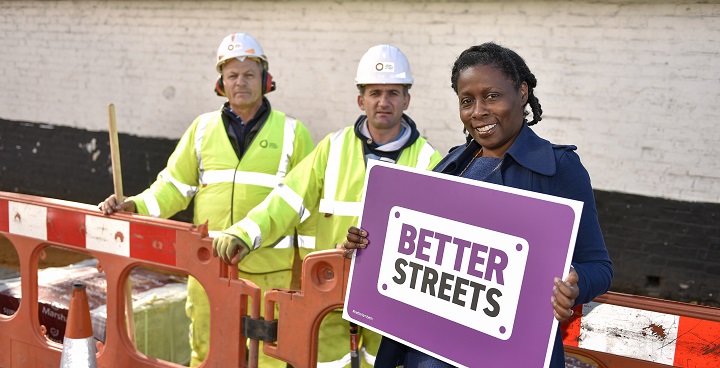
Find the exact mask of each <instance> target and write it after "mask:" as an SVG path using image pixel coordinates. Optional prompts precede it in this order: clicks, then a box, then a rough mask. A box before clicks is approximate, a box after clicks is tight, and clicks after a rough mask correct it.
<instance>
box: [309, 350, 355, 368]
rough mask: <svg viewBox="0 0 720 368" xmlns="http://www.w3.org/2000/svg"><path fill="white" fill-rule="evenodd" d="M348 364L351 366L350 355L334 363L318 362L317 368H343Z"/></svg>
mask: <svg viewBox="0 0 720 368" xmlns="http://www.w3.org/2000/svg"><path fill="white" fill-rule="evenodd" d="M348 364H350V353H347V354H345V356H343V357H342V358H340V359H338V360H335V361H332V362H322V363H321V362H318V363H317V368H342V367H344V366H346V365H348Z"/></svg>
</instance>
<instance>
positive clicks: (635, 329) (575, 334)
mask: <svg viewBox="0 0 720 368" xmlns="http://www.w3.org/2000/svg"><path fill="white" fill-rule="evenodd" d="M668 303H671V302H668ZM578 309H579V308H578ZM578 311H579V310H577V311H576V312H578ZM718 317H719V318H720V316H718ZM564 332H565V333H564V338H563V342H564V344H565V345H570V346H576V347H579V348H582V349H588V350H594V351H599V352H604V353H609V354H613V355H619V356H624V357H628V358H635V359H640V360H645V361H650V362H655V363H659V364H665V365H672V366H678V367H687V368H700V367H720V322H716V321H711V320H707V319H697V318H692V317H686V316H681V315H678V314H669V313H661V312H656V311H650V310H643V309H638V308H630V307H625V306H620V305H613V304H607V303H598V302H591V303H588V304H585V305H584V306H583V307H582V315H581V316H580V317H579V318H577V319H575V320H573V321H572V322H571V323H570V324H569V325H567V326H566V328H565V331H564Z"/></svg>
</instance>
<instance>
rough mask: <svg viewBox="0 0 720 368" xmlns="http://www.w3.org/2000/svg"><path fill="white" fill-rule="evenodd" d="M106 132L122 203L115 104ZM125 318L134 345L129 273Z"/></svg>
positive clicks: (110, 112)
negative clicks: (108, 136)
mask: <svg viewBox="0 0 720 368" xmlns="http://www.w3.org/2000/svg"><path fill="white" fill-rule="evenodd" d="M108 134H110V158H111V161H112V173H113V186H114V188H115V200H116V201H117V202H118V203H122V202H123V201H124V200H125V197H124V196H123V185H122V173H121V169H120V167H121V166H120V144H119V143H118V130H117V119H116V118H115V105H114V104H112V103H111V104H109V105H108ZM125 320H126V321H127V329H128V337H129V338H130V342H132V343H133V345H135V315H134V314H133V301H132V281H131V279H130V274H128V276H127V282H126V283H125Z"/></svg>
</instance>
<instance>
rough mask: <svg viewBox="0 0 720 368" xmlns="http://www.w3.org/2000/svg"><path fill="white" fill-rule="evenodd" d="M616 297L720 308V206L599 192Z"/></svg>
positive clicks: (599, 207)
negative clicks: (617, 294)
mask: <svg viewBox="0 0 720 368" xmlns="http://www.w3.org/2000/svg"><path fill="white" fill-rule="evenodd" d="M595 199H596V202H597V208H598V215H599V218H600V226H601V227H602V230H603V234H604V236H605V243H606V244H607V247H608V251H609V252H610V258H611V259H612V261H613V267H614V269H615V277H614V279H613V283H612V288H611V290H613V291H618V292H623V293H628V294H637V295H645V296H651V297H658V298H663V299H670V300H676V301H682V302H691V303H699V304H705V305H712V306H717V307H720V204H718V203H698V202H684V201H674V200H669V199H662V198H655V197H645V196H638V195H632V194H624V193H617V192H605V191H601V190H596V191H595Z"/></svg>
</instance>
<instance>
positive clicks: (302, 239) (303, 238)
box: [298, 235, 315, 249]
mask: <svg viewBox="0 0 720 368" xmlns="http://www.w3.org/2000/svg"><path fill="white" fill-rule="evenodd" d="M298 247H300V248H305V249H315V237H314V236H308V235H298Z"/></svg>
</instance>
